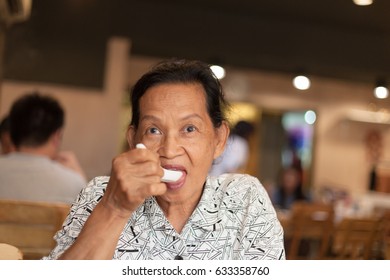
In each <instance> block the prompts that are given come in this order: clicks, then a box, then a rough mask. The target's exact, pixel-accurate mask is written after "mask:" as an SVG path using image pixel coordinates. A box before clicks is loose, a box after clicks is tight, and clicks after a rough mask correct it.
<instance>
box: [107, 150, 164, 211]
mask: <svg viewBox="0 0 390 280" xmlns="http://www.w3.org/2000/svg"><path fill="white" fill-rule="evenodd" d="M162 176H163V169H162V167H161V166H160V160H159V155H158V154H157V153H155V152H152V151H150V150H146V149H133V150H130V151H128V152H125V153H123V154H120V155H119V156H117V157H115V158H114V160H113V163H112V170H111V177H110V181H109V183H108V186H107V189H106V193H105V195H104V196H103V199H102V202H101V203H102V204H104V205H105V206H106V207H108V208H109V209H111V210H113V211H115V212H116V213H117V214H118V215H120V216H122V217H128V216H130V215H131V213H133V212H134V211H135V209H137V207H138V206H139V205H141V204H142V203H143V202H144V201H145V199H146V198H148V197H150V196H156V195H162V194H164V193H165V191H166V189H167V187H166V185H165V184H164V183H162V182H161V177H162Z"/></svg>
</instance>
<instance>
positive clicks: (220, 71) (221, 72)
mask: <svg viewBox="0 0 390 280" xmlns="http://www.w3.org/2000/svg"><path fill="white" fill-rule="evenodd" d="M210 69H211V71H213V73H214V75H215V77H217V79H218V80H222V79H223V78H224V77H225V74H226V72H225V69H224V68H223V67H221V66H219V65H211V66H210Z"/></svg>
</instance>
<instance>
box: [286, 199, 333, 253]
mask: <svg viewBox="0 0 390 280" xmlns="http://www.w3.org/2000/svg"><path fill="white" fill-rule="evenodd" d="M291 211H292V214H291V224H290V231H291V233H290V241H289V243H288V244H289V245H288V247H287V248H286V253H287V259H301V258H302V257H301V256H300V254H299V249H300V246H301V245H302V244H303V242H309V241H316V242H317V244H319V245H318V246H317V248H316V252H314V253H313V252H310V254H311V256H305V257H304V258H314V259H323V258H325V255H326V253H327V250H328V248H329V244H330V240H331V236H332V232H333V224H334V210H333V206H332V205H330V204H323V203H311V202H304V201H299V202H295V203H294V204H293V205H292V209H291ZM306 244H308V243H306ZM309 246H310V244H309Z"/></svg>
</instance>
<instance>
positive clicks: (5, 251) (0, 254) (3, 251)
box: [0, 243, 23, 260]
mask: <svg viewBox="0 0 390 280" xmlns="http://www.w3.org/2000/svg"><path fill="white" fill-rule="evenodd" d="M0 260H23V253H22V251H20V249H19V248H17V247H15V246H13V245H11V244H7V243H0Z"/></svg>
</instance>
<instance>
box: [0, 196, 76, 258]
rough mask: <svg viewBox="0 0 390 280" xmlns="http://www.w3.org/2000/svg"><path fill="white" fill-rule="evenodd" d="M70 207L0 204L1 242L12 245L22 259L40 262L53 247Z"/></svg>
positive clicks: (6, 202)
mask: <svg viewBox="0 0 390 280" xmlns="http://www.w3.org/2000/svg"><path fill="white" fill-rule="evenodd" d="M69 208H70V205H67V204H64V203H46V202H28V201H15V200H0V242H2V243H8V244H12V245H13V246H16V247H18V248H19V249H20V250H21V251H22V252H23V256H24V259H40V258H42V257H43V256H45V255H47V254H48V253H49V252H50V251H51V250H52V249H53V247H54V246H55V242H54V240H53V236H54V234H55V233H56V232H57V231H58V230H59V229H60V228H61V225H62V223H63V221H64V219H65V215H66V214H65V213H68V211H69Z"/></svg>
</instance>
